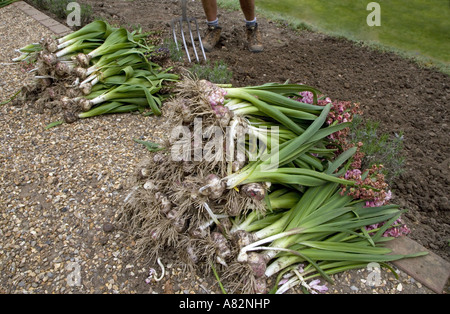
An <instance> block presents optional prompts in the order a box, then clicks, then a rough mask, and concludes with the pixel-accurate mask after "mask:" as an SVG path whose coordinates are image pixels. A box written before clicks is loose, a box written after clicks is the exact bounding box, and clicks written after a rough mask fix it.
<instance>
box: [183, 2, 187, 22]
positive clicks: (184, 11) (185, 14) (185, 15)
mask: <svg viewBox="0 0 450 314" xmlns="http://www.w3.org/2000/svg"><path fill="white" fill-rule="evenodd" d="M186 3H187V0H181V19H182V20H183V21H187V20H188V19H187V5H186Z"/></svg>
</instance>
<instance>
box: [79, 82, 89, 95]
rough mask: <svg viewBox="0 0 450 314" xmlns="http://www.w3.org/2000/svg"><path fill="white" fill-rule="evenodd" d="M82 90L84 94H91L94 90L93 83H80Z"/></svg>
mask: <svg viewBox="0 0 450 314" xmlns="http://www.w3.org/2000/svg"><path fill="white" fill-rule="evenodd" d="M80 90H81V92H82V93H83V95H89V94H90V93H91V91H92V84H91V83H86V84H83V85H80Z"/></svg>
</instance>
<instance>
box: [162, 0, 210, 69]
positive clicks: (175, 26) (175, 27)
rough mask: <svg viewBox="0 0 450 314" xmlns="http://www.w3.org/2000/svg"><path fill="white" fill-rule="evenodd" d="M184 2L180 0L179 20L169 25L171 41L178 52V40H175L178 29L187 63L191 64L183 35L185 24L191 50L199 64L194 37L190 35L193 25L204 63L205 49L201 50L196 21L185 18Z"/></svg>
mask: <svg viewBox="0 0 450 314" xmlns="http://www.w3.org/2000/svg"><path fill="white" fill-rule="evenodd" d="M186 2H187V0H181V13H182V15H181V17H180V18H176V19H173V20H172V21H171V23H170V24H171V26H172V33H173V39H174V40H175V45H176V47H177V50H180V47H179V45H178V39H177V31H178V29H179V31H180V32H181V39H182V41H183V46H184V50H185V51H186V55H187V57H188V59H189V62H192V60H191V55H190V52H189V48H188V45H187V43H186V37H185V35H184V27H183V24H186V25H187V29H188V31H189V36H190V39H191V43H192V48H193V50H194V54H195V59H196V60H197V62H200V59H199V57H198V53H197V47H196V46H195V41H194V35H193V34H192V27H191V24H194V25H195V31H196V32H197V36H198V42H199V45H200V50H201V52H202V55H203V59H204V60H205V61H206V54H205V49H204V48H203V43H202V38H201V36H200V30H199V28H198V23H197V19H196V18H191V17H188V16H187V13H186V11H187V10H186ZM178 24H179V25H178Z"/></svg>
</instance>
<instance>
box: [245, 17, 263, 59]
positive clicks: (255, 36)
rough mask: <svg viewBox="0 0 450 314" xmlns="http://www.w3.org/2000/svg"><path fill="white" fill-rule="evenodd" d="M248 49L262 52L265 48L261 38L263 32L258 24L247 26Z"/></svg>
mask: <svg viewBox="0 0 450 314" xmlns="http://www.w3.org/2000/svg"><path fill="white" fill-rule="evenodd" d="M246 33H247V41H248V50H250V51H251V52H261V51H263V50H264V47H263V44H262V38H261V32H260V31H259V29H258V24H257V23H255V25H254V26H247V27H246Z"/></svg>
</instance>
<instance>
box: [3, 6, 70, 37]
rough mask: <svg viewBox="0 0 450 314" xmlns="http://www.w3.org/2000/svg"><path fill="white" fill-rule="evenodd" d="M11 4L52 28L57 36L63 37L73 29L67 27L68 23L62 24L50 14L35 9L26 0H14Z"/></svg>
mask: <svg viewBox="0 0 450 314" xmlns="http://www.w3.org/2000/svg"><path fill="white" fill-rule="evenodd" d="M11 5H12V6H15V7H16V8H18V9H19V10H21V11H22V12H24V13H26V14H27V15H29V16H30V17H32V18H33V19H35V20H36V21H38V22H39V23H40V24H42V25H44V26H45V27H47V28H48V29H50V30H51V31H52V32H53V33H55V35H56V36H57V37H61V36H64V35H66V34H68V33H70V32H72V30H71V29H70V28H69V27H67V26H66V25H64V24H61V23H60V22H58V21H56V20H54V19H53V18H51V17H49V16H48V15H46V14H44V13H42V12H41V11H39V10H37V9H35V8H34V7H32V6H31V5H29V4H28V3H26V2H24V1H18V2H14V3H13V4H11Z"/></svg>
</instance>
